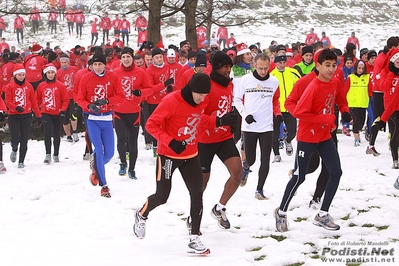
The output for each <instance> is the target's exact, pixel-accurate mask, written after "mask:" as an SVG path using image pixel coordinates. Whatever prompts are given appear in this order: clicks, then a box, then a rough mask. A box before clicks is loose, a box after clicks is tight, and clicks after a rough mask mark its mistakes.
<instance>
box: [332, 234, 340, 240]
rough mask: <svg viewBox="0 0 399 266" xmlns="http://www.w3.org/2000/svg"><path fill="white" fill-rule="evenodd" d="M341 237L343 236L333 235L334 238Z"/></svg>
mask: <svg viewBox="0 0 399 266" xmlns="http://www.w3.org/2000/svg"><path fill="white" fill-rule="evenodd" d="M340 237H341V236H339V235H335V236H333V238H334V239H338V238H340Z"/></svg>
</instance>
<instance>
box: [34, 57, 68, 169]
mask: <svg viewBox="0 0 399 266" xmlns="http://www.w3.org/2000/svg"><path fill="white" fill-rule="evenodd" d="M56 73H57V68H56V67H55V66H54V64H51V63H50V64H47V65H45V66H44V67H43V74H44V82H42V83H40V84H39V86H38V88H37V91H36V98H37V104H38V105H39V107H40V110H41V112H42V115H43V119H42V120H43V128H44V146H45V149H46V157H45V159H44V163H46V164H49V163H50V162H51V138H53V144H54V153H53V160H54V162H55V163H58V162H59V161H60V158H59V150H60V142H61V138H60V129H61V123H62V119H63V117H65V113H66V110H67V108H68V104H69V98H68V93H67V90H66V87H65V85H64V84H63V83H61V82H60V81H58V80H57V78H56Z"/></svg>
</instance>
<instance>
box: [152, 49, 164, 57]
mask: <svg viewBox="0 0 399 266" xmlns="http://www.w3.org/2000/svg"><path fill="white" fill-rule="evenodd" d="M151 54H152V57H154V56H156V55H158V54H162V50H161V49H159V48H154V49H153V50H152V52H151Z"/></svg>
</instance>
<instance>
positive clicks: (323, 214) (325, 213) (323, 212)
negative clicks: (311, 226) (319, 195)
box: [319, 210, 328, 217]
mask: <svg viewBox="0 0 399 266" xmlns="http://www.w3.org/2000/svg"><path fill="white" fill-rule="evenodd" d="M327 214H328V212H326V211H322V210H320V211H319V216H320V217H324V216H326V215H327Z"/></svg>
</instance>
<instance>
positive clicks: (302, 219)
mask: <svg viewBox="0 0 399 266" xmlns="http://www.w3.org/2000/svg"><path fill="white" fill-rule="evenodd" d="M307 219H308V218H305V217H297V218H296V220H294V222H297V223H300V222H302V221H306V220H307Z"/></svg>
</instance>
